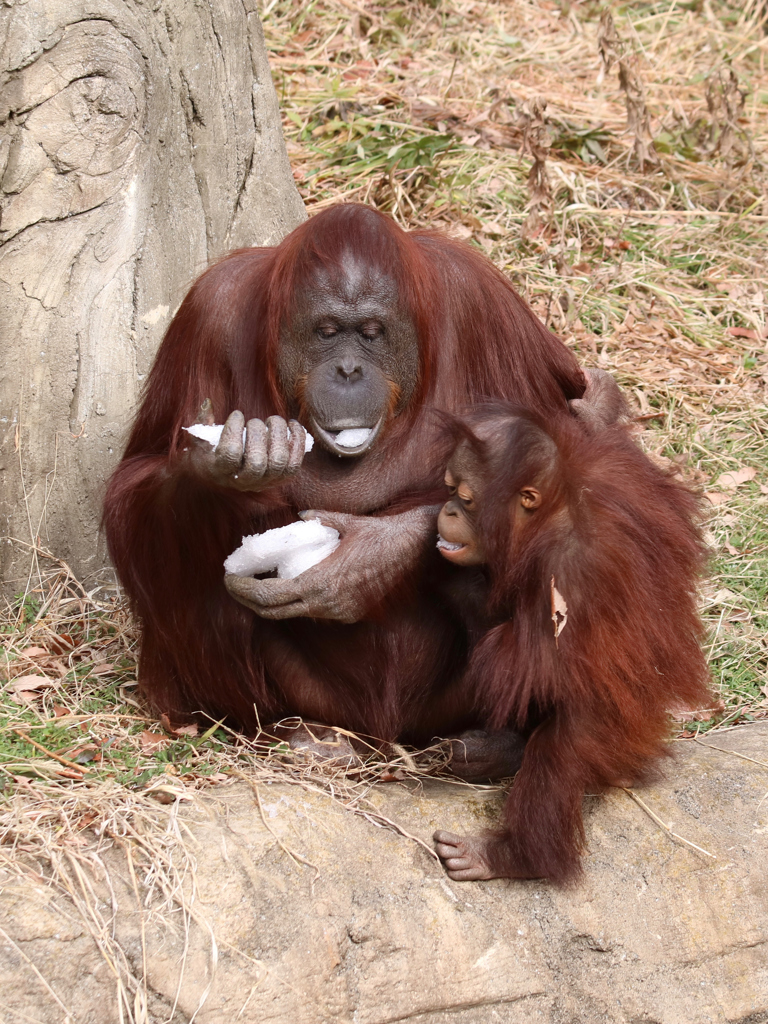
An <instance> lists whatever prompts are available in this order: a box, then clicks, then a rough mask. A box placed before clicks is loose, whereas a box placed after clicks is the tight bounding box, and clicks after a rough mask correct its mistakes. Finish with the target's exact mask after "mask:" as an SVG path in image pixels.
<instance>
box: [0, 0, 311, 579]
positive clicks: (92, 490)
mask: <svg viewBox="0 0 768 1024" xmlns="http://www.w3.org/2000/svg"><path fill="white" fill-rule="evenodd" d="M0 48H1V51H0V337H2V339H3V358H2V367H1V368H0V372H1V373H2V377H0V523H2V527H0V528H2V530H3V533H4V535H5V536H4V539H3V543H2V545H1V546H0V566H2V569H3V574H4V575H3V578H4V580H5V581H6V584H7V585H9V586H10V587H11V589H13V587H14V586H15V585H16V583H17V582H21V583H22V585H23V581H24V580H25V579H26V576H27V573H28V571H29V567H30V552H29V549H28V548H25V547H24V544H27V545H30V544H37V543H39V544H41V545H42V546H44V547H46V548H48V549H49V550H51V551H53V552H54V553H55V554H56V555H57V556H59V557H61V558H63V559H65V560H66V561H67V562H68V563H69V564H70V565H71V566H72V568H73V569H74V570H75V571H76V572H78V573H80V574H87V573H88V572H89V571H91V570H94V569H97V568H99V567H101V566H102V565H103V564H104V562H105V558H106V553H105V550H104V545H103V542H102V541H100V539H99V537H98V525H99V517H100V505H101V499H102V495H103V492H104V486H105V483H106V480H107V478H108V476H109V474H110V472H111V471H112V469H113V467H114V466H115V464H116V462H117V460H118V459H119V456H120V453H121V450H122V446H123V443H124V440H125V437H126V433H127V428H128V427H129V425H130V420H131V416H132V414H133V412H134V411H135V409H136V406H137V402H138V400H139V397H140V392H141V385H142V381H143V380H144V378H145V377H146V374H147V372H148V370H149V367H150V365H151V362H152V358H153V356H154V353H155V351H156V349H157V346H158V344H159V342H160V339H161V338H162V335H163V332H164V330H165V328H166V326H167V325H168V322H169V320H170V318H171V316H172V315H173V312H174V311H175V309H176V307H177V306H178V304H179V302H180V301H181V299H182V298H183V296H184V293H185V291H186V290H187V288H188V286H189V285H190V283H191V282H192V280H193V279H194V277H195V276H196V275H197V274H198V273H199V272H200V271H201V270H203V269H204V268H205V267H206V266H207V264H208V263H209V262H210V261H211V260H212V259H214V258H215V257H217V256H219V255H221V254H222V253H224V252H226V251H227V250H228V249H232V248H235V247H238V246H246V245H272V244H275V243H276V242H277V241H279V240H280V238H281V237H282V236H283V235H284V234H286V233H287V232H288V231H289V230H291V229H292V228H294V227H295V226H296V225H297V224H299V223H300V222H301V221H302V220H303V219H304V217H305V212H304V208H303V205H302V202H301V199H300V197H299V195H298V193H297V191H296V188H295V186H294V182H293V178H292V175H291V170H290V166H289V163H288V158H287V154H286V151H285V144H284V142H283V138H282V133H281V127H280V115H279V110H278V104H277V97H276V95H275V90H274V87H273V85H272V80H271V78H270V73H269V66H268V64H267V57H266V52H265V47H264V38H263V34H262V29H261V23H260V21H259V17H258V14H257V4H256V0H146V2H144V3H141V2H140V0H28V2H26V3H23V2H19V0H16V2H15V3H14V0H6V4H5V6H4V7H3V9H2V13H0ZM17 541H21V542H22V543H21V544H19V543H17Z"/></svg>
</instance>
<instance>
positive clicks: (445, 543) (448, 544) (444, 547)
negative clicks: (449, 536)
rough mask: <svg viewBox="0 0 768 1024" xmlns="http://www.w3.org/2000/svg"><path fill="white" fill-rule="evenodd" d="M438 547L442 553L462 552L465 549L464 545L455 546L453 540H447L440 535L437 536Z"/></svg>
mask: <svg viewBox="0 0 768 1024" xmlns="http://www.w3.org/2000/svg"><path fill="white" fill-rule="evenodd" d="M437 546H438V549H439V550H441V551H461V549H462V548H463V547H464V545H463V544H454V542H453V541H452V540H446V539H445V537H441V536H440V534H439V533H438V535H437Z"/></svg>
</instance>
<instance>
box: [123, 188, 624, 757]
mask: <svg viewBox="0 0 768 1024" xmlns="http://www.w3.org/2000/svg"><path fill="white" fill-rule="evenodd" d="M585 383H586V384H587V388H586V393H585ZM480 398H500V399H507V400H514V401H516V402H520V403H523V404H525V405H526V406H528V407H530V408H531V409H534V410H536V411H537V412H539V413H540V414H541V415H542V416H543V417H545V418H546V417H548V416H552V415H555V414H556V413H562V412H566V411H567V409H568V403H569V402H571V403H572V407H573V409H574V410H575V411H576V412H577V413H578V414H579V416H580V417H581V418H582V419H583V420H585V421H586V422H587V423H589V422H591V421H593V420H594V421H602V420H607V421H611V420H613V419H615V418H616V416H617V415H618V413H619V411H620V407H621V397H620V395H619V392H618V389H617V388H616V386H615V384H614V383H613V381H612V380H611V379H610V378H609V377H608V376H607V375H605V374H603V375H599V374H594V375H592V376H591V377H590V378H589V379H588V381H586V382H585V376H584V374H583V373H582V371H581V370H580V369H579V367H578V365H577V363H576V360H575V359H574V357H573V355H572V354H571V353H570V352H569V351H568V350H567V349H566V348H565V346H564V345H563V344H562V343H561V342H560V341H559V339H558V338H556V337H555V336H554V335H553V334H551V333H550V332H549V331H548V330H547V329H546V328H545V327H544V326H543V325H542V324H541V323H540V322H539V320H538V319H537V318H536V317H535V316H534V314H533V313H532V312H531V310H530V309H529V308H528V306H527V305H526V304H525V303H524V302H523V301H522V299H521V298H520V297H519V296H518V295H517V294H516V292H515V291H514V290H513V288H512V286H511V285H510V284H509V282H508V281H507V280H506V278H505V277H504V276H503V275H502V274H501V273H500V272H499V271H498V270H496V269H495V268H494V267H493V265H492V264H491V263H490V262H489V261H488V260H487V259H485V258H484V257H483V256H481V255H480V254H479V253H478V252H476V251H475V250H474V249H472V248H471V247H469V246H467V245H465V244H462V243H460V242H457V241H452V240H450V239H448V238H445V237H442V236H440V235H438V234H435V233H433V232H426V231H416V232H412V233H406V232H404V231H403V230H401V229H400V228H399V227H398V226H397V225H396V224H395V223H394V222H393V221H392V220H390V219H389V218H387V217H385V216H383V215H381V214H379V213H377V212H376V211H374V210H372V209H370V208H366V207H363V206H358V205H342V206H337V207H333V208H331V209H328V210H326V211H324V212H323V213H320V214H318V215H317V216H315V217H313V218H311V219H310V220H308V221H307V222H306V223H305V224H303V225H301V226H300V227H299V228H297V229H296V230H295V231H294V232H292V233H291V234H290V235H289V236H288V237H287V238H286V239H284V241H283V242H282V243H281V244H280V245H278V246H277V247H275V248H269V249H243V250H239V251H237V252H233V253H232V254H230V255H229V256H227V257H226V258H224V259H223V260H221V261H220V262H219V263H217V264H216V265H215V266H213V267H211V268H210V269H209V270H208V271H206V272H205V273H204V274H203V275H202V276H201V277H200V278H199V279H198V281H197V282H196V283H195V284H194V285H193V287H192V289H191V290H190V292H189V294H188V295H187V297H186V298H185V299H184V301H183V303H182V305H181V307H180V308H179V310H178V312H177V314H176V315H175V317H174V319H173V321H172V323H171V325H170V327H169V329H168V332H167V334H166V337H165V339H164V341H163V343H162V345H161V347H160V349H159V351H158V354H157V358H156V361H155V364H154V367H153V369H152V372H151V374H150V377H149V381H148V386H147V389H146V393H145V397H144V400H143V404H142V406H141V408H140V409H139V412H138V415H137V417H136V421H135V424H134V427H133V430H132V433H131V435H130V439H129V441H128V445H127V448H126V451H125V455H124V457H123V460H122V462H121V464H120V465H119V467H118V468H117V470H116V471H115V473H114V475H113V477H112V479H111V481H110V484H109V488H108V493H107V497H106V504H105V514H104V515H105V527H106V532H107V538H108V541H109V546H110V551H111V553H112V557H113V559H114V563H115V566H116V568H117V571H118V573H119V576H120V578H121V580H122V582H123V584H124V586H125V589H126V590H127V592H128V594H129V596H130V598H131V601H132V603H133V607H134V609H135V611H136V613H137V615H138V617H139V619H140V621H141V626H142V630H143V641H142V648H141V660H140V666H139V679H140V684H141V688H142V690H143V692H144V693H145V694H146V695H147V696H148V697H149V698H150V700H151V702H152V703H153V705H154V706H155V707H156V708H157V709H158V710H160V711H163V712H166V713H167V714H168V715H169V716H171V718H172V719H173V718H175V719H177V720H178V718H179V717H180V716H182V715H184V714H186V713H190V712H197V711H202V712H204V713H206V714H207V715H209V716H211V717H212V718H214V719H221V718H226V719H227V720H228V721H229V722H230V723H231V724H233V725H235V726H237V727H239V728H241V729H244V730H246V731H254V730H255V729H256V728H257V725H258V722H262V723H265V724H266V723H267V722H270V721H273V720H276V719H278V718H280V717H282V716H285V715H301V716H303V717H304V718H305V719H310V720H314V721H316V722H320V723H329V724H334V725H341V726H344V727H346V728H349V729H354V730H358V731H361V732H364V733H367V734H370V735H373V736H377V737H381V738H383V739H391V738H394V737H397V736H409V737H414V738H417V737H422V736H426V737H427V738H429V737H431V736H432V735H434V734H435V733H438V732H442V733H446V732H447V731H449V730H459V729H462V728H464V727H469V726H472V725H473V724H475V718H474V717H473V712H472V701H471V700H470V699H467V700H463V701H459V702H458V703H457V702H456V701H453V702H452V703H450V704H449V705H445V702H442V701H441V694H442V692H443V689H444V688H445V686H446V680H448V679H449V678H452V677H453V676H455V674H456V672H457V671H459V670H460V669H461V667H462V666H463V665H464V664H465V662H466V657H467V651H468V640H467V635H466V630H465V629H464V627H463V625H462V622H461V619H460V618H458V617H457V616H456V614H455V612H453V611H452V610H451V608H450V607H448V605H446V603H445V602H444V600H443V599H442V597H441V587H440V586H439V585H438V583H439V581H438V580H437V576H438V575H439V573H440V571H441V569H440V566H441V559H440V557H439V555H438V554H437V552H436V550H435V548H434V537H435V515H436V512H437V508H436V507H435V506H436V504H439V503H440V501H441V500H442V496H443V487H442V472H443V470H442V466H441V465H440V461H439V459H438V458H436V457H434V456H433V455H431V454H430V452H431V450H432V449H431V442H432V439H433V435H434V433H435V431H436V429H437V426H438V424H437V419H436V417H435V416H434V414H433V413H432V407H437V408H439V409H443V410H447V411H449V412H455V411H458V410H459V409H461V408H463V407H465V406H467V405H468V404H470V403H473V402H475V401H477V400H478V399H480ZM201 407H202V408H203V412H204V415H205V416H206V417H207V418H208V420H209V421H211V422H212V421H216V422H218V423H224V422H225V429H224V432H223V435H222V437H221V440H220V442H219V443H218V446H217V447H216V448H215V450H214V449H213V448H212V447H211V446H210V445H208V444H207V443H205V442H195V441H194V440H193V439H192V438H191V437H190V435H189V434H188V433H186V432H184V431H183V430H182V428H184V427H186V426H188V425H190V424H192V423H194V422H195V421H196V420H197V418H198V416H199V414H200V411H201ZM270 417H272V418H270ZM278 417H279V418H278ZM288 417H293V418H295V419H296V420H298V421H299V422H300V423H301V424H303V425H304V426H305V427H306V428H307V429H308V430H309V431H310V432H311V433H312V434H313V435H314V437H315V439H316V444H315V446H314V449H313V450H312V451H311V452H310V453H309V454H308V455H306V456H303V449H304V445H303V441H304V431H303V430H302V429H301V427H299V425H298V423H293V422H292V423H291V434H290V439H289V434H288V431H287V430H286V424H285V419H287V418H288ZM265 420H266V425H267V426H268V427H270V430H269V433H267V430H266V427H265V423H264V421H265ZM244 425H245V429H246V434H245V444H243V427H244ZM351 428H368V431H369V432H368V435H367V439H366V440H364V441H363V442H361V443H359V444H358V445H357V446H356V447H353V448H349V447H344V446H343V445H342V444H340V443H339V442H338V440H337V438H338V436H339V432H340V431H342V430H345V429H351ZM311 508H315V509H322V510H324V511H323V512H322V519H323V521H324V522H326V523H328V524H329V525H331V526H335V527H336V528H338V529H339V531H340V532H341V534H342V542H341V545H340V547H339V548H338V549H337V550H336V552H335V553H334V554H333V555H331V557H329V558H328V559H327V560H326V561H324V562H322V563H320V564H319V565H317V566H315V567H314V568H311V569H309V570H307V571H306V572H304V573H302V574H301V575H300V576H299V577H297V578H296V579H292V580H279V579H265V580H259V579H239V578H237V577H232V578H230V577H228V578H227V580H226V581H225V579H224V572H223V568H222V564H223V562H224V559H225V558H226V557H227V556H228V555H229V553H230V552H231V551H233V549H234V548H236V547H237V546H238V545H239V543H240V541H241V538H242V537H243V535H245V534H253V533H256V532H261V531H263V530H265V529H268V528H271V527H275V526H281V525H283V524H285V523H287V522H289V521H291V520H294V519H295V518H296V515H297V513H298V512H300V511H301V510H305V509H311ZM442 564H443V566H444V567H445V563H442ZM448 568H449V569H450V568H451V567H448ZM451 571H457V570H453V569H451ZM441 709H442V710H441Z"/></svg>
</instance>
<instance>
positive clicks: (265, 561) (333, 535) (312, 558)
mask: <svg viewBox="0 0 768 1024" xmlns="http://www.w3.org/2000/svg"><path fill="white" fill-rule="evenodd" d="M339 543H340V540H339V531H338V530H334V529H333V527H332V526H323V524H322V523H321V522H320V520H319V519H307V520H306V521H303V520H302V521H300V522H298V523H289V524H288V526H281V527H278V529H276V530H267V532H266V533H255V534H253V535H252V536H250V537H243V543H242V544H241V545H240V547H239V548H238V549H237V550H236V551H233V552H232V554H231V555H230V556H229V558H228V559H227V560H226V561H225V562H224V568H225V569H226V571H227V572H231V573H234V575H235V576H255V575H258V574H259V573H264V572H272V571H273V570H274V569H277V578H278V579H281V580H291V579H293V577H294V576H298V575H299V574H300V573H302V572H304V570H305V569H309V568H310V566H313V565H317V563H318V562H322V560H323V559H324V558H327V557H328V555H330V554H331V552H332V551H335V550H336V548H337V547H338V546H339Z"/></svg>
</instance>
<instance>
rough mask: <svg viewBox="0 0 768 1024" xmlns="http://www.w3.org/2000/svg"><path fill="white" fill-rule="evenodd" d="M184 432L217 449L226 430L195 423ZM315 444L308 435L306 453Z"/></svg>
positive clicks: (213, 424) (217, 425) (220, 426)
mask: <svg viewBox="0 0 768 1024" xmlns="http://www.w3.org/2000/svg"><path fill="white" fill-rule="evenodd" d="M184 430H186V432H187V433H188V434H191V435H192V436H193V437H199V438H201V439H202V440H203V441H207V442H208V444H209V445H210V446H211V447H212V448H215V447H216V445H217V444H218V443H219V441H220V439H221V433H222V431H223V430H224V424H223V423H212V424H211V425H210V426H209V425H207V424H205V423H194V424H193V425H192V426H191V427H184ZM267 432H269V427H267ZM314 443H315V439H314V437H312V435H311V434H310V433H307V436H306V438H305V440H304V451H305V452H311V451H312V446H313V445H314ZM243 444H245V430H243Z"/></svg>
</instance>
